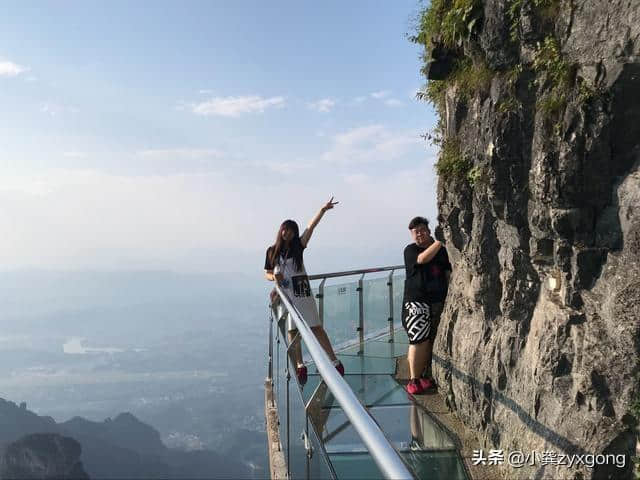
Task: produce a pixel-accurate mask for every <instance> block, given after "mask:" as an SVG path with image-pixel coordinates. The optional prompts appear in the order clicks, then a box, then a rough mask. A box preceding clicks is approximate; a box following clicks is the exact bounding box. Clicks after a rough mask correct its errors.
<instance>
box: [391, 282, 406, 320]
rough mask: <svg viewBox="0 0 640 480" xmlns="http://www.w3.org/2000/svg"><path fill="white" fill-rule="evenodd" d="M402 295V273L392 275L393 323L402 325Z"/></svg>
mask: <svg viewBox="0 0 640 480" xmlns="http://www.w3.org/2000/svg"><path fill="white" fill-rule="evenodd" d="M403 296H404V274H403V275H394V276H393V325H394V327H401V326H402V297H403Z"/></svg>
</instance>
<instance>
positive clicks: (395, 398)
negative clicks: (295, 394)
mask: <svg viewBox="0 0 640 480" xmlns="http://www.w3.org/2000/svg"><path fill="white" fill-rule="evenodd" d="M344 379H345V380H346V381H347V383H348V384H349V386H350V387H351V389H352V390H353V392H354V393H355V394H356V395H357V397H358V399H359V400H360V401H361V402H362V403H363V404H364V405H365V406H366V407H370V406H372V405H406V404H407V403H408V398H407V392H406V391H405V390H404V388H403V386H402V385H400V384H399V383H398V382H396V381H395V380H394V379H393V377H392V376H391V375H345V377H344ZM320 380H321V377H320V375H309V379H308V380H307V384H306V385H305V386H304V388H303V389H302V396H303V397H304V401H305V403H307V402H308V401H309V399H310V398H311V395H313V393H314V391H315V389H316V387H317V386H318V384H319V383H320ZM316 399H317V400H316V401H317V402H321V407H322V408H331V407H333V406H336V407H337V406H338V404H337V402H335V400H334V398H333V395H332V394H331V392H330V391H329V389H328V388H327V386H326V385H325V384H323V386H322V387H320V390H319V391H318V394H317V395H316Z"/></svg>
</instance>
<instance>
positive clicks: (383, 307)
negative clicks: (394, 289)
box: [362, 277, 389, 336]
mask: <svg viewBox="0 0 640 480" xmlns="http://www.w3.org/2000/svg"><path fill="white" fill-rule="evenodd" d="M387 282H388V278H387V277H383V278H375V279H370V280H366V277H365V280H364V281H363V282H362V288H363V296H364V298H363V300H364V327H365V330H364V334H365V336H369V335H371V334H373V333H374V332H379V331H384V330H387V331H388V330H389V286H388V285H387Z"/></svg>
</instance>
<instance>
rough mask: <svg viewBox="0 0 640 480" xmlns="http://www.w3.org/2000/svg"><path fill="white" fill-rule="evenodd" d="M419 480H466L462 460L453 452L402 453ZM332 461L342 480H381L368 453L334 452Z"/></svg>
mask: <svg viewBox="0 0 640 480" xmlns="http://www.w3.org/2000/svg"><path fill="white" fill-rule="evenodd" d="M400 455H402V457H403V458H404V461H405V462H406V463H407V465H408V466H409V468H410V469H411V470H412V473H413V474H414V475H415V477H416V478H425V479H430V480H467V479H468V477H467V474H466V471H465V469H464V467H463V465H462V461H461V459H460V457H459V455H458V454H457V452H454V451H446V452H414V451H409V452H401V453H400ZM329 458H330V459H331V463H332V465H333V468H334V470H335V472H336V476H337V477H338V478H340V479H343V478H349V479H354V480H355V479H378V478H380V479H382V478H384V477H383V476H382V473H381V472H380V470H379V469H378V467H377V465H376V462H375V461H374V460H373V457H371V455H369V454H368V453H334V454H330V455H329Z"/></svg>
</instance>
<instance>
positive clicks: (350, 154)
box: [321, 125, 424, 164]
mask: <svg viewBox="0 0 640 480" xmlns="http://www.w3.org/2000/svg"><path fill="white" fill-rule="evenodd" d="M332 140H333V143H332V145H331V147H330V148H329V150H327V151H326V152H325V153H323V155H322V157H321V159H322V160H323V161H326V162H331V163H338V164H354V163H371V162H386V161H390V160H394V159H397V158H400V157H402V156H403V155H406V154H407V153H409V152H410V151H412V150H413V151H418V149H421V148H424V142H423V141H422V140H421V138H420V136H419V133H418V132H415V133H414V132H406V131H403V132H397V131H391V130H389V129H388V128H386V127H384V126H382V125H367V126H364V127H358V128H353V129H351V130H348V131H346V132H344V133H340V134H338V135H335V136H334V137H333V138H332Z"/></svg>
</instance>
